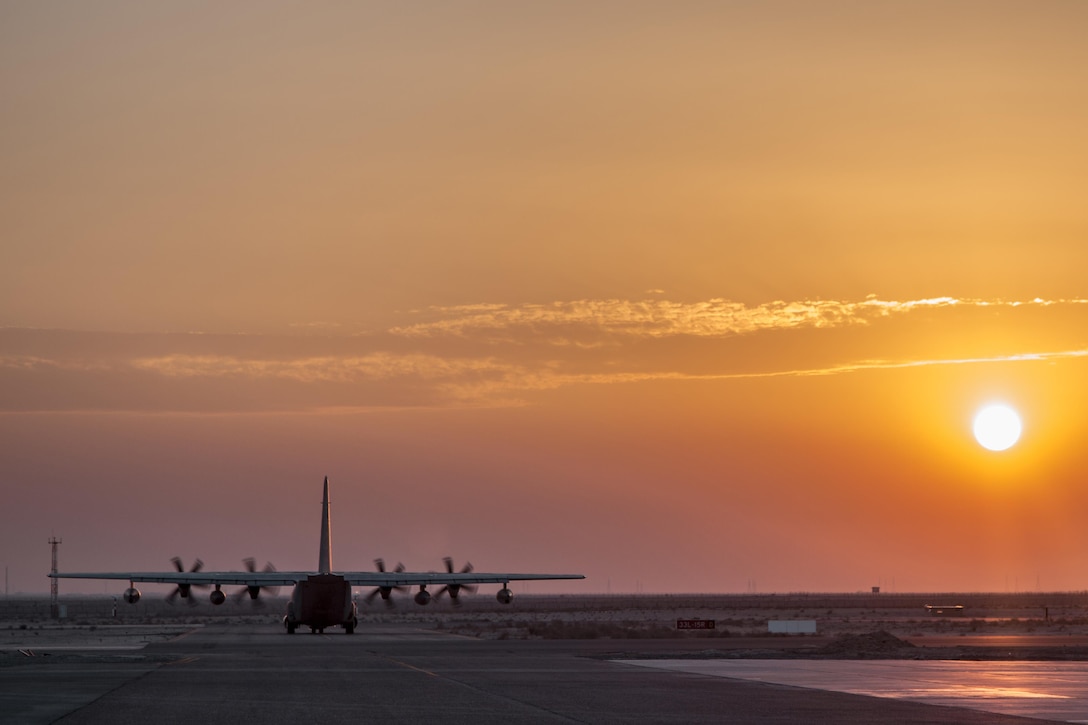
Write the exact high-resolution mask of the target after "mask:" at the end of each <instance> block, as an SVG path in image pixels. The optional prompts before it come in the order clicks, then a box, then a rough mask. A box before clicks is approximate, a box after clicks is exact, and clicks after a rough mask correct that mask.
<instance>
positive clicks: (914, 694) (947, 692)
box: [850, 685, 1069, 700]
mask: <svg viewBox="0 0 1088 725" xmlns="http://www.w3.org/2000/svg"><path fill="white" fill-rule="evenodd" d="M850 691H851V692H853V693H855V694H858V695H872V696H873V697H901V698H903V699H904V700H912V699H925V698H930V697H1027V698H1032V697H1039V698H1047V697H1051V698H1055V699H1059V700H1067V699H1069V695H1051V694H1049V693H1046V692H1033V691H1031V690H1017V689H1013V688H1011V687H979V686H970V685H952V686H951V687H914V688H909V689H905V690H903V691H902V692H899V693H884V692H863V691H861V690H853V689H852V690H850Z"/></svg>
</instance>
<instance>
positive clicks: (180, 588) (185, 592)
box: [166, 556, 208, 607]
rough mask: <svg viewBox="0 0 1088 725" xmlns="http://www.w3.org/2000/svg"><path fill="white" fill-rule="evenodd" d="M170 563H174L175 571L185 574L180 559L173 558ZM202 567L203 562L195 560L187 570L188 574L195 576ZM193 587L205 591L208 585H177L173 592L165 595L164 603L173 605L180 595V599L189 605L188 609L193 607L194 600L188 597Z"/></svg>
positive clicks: (177, 557)
mask: <svg viewBox="0 0 1088 725" xmlns="http://www.w3.org/2000/svg"><path fill="white" fill-rule="evenodd" d="M170 561H172V562H174V568H175V569H177V570H178V571H179V572H181V573H182V574H184V573H185V565H184V564H182V563H181V557H179V556H175V557H174V558H173V559H171V560H170ZM203 567H204V562H202V561H201V560H200V559H197V560H196V561H195V562H193V566H192V568H191V569H189V573H190V574H195V573H197V572H198V571H200V570H201V569H202V568H203ZM194 587H195V588H197V589H207V588H208V585H207V584H178V585H177V586H176V587H174V591H172V592H170V593H169V594H167V595H166V601H167V602H168V603H169V604H173V603H174V600H175V599H177V597H178V595H179V594H180V595H181V598H182V599H184V600H186V601H187V602H188V603H189V606H190V607H195V606H196V600H195V599H193V598H192V597H191V596H189V595H190V593H191V592H192V590H193V588H194Z"/></svg>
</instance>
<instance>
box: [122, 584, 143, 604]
mask: <svg viewBox="0 0 1088 725" xmlns="http://www.w3.org/2000/svg"><path fill="white" fill-rule="evenodd" d="M121 598H122V599H124V600H125V601H126V602H128V603H129V604H135V603H136V602H138V601H140V590H139V589H137V588H136V587H129V588H128V589H126V590H125V593H124V594H122V595H121Z"/></svg>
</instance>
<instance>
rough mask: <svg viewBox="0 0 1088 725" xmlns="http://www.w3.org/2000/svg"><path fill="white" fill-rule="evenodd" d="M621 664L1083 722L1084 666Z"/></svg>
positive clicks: (1086, 700) (1087, 669)
mask: <svg viewBox="0 0 1088 725" xmlns="http://www.w3.org/2000/svg"><path fill="white" fill-rule="evenodd" d="M623 663H624V664H630V665H637V666H640V667H649V668H652V669H664V670H671V671H675V672H686V673H691V674H701V675H708V676H713V677H728V678H733V679H739V680H750V681H756V682H772V683H776V684H780V685H791V686H794V687H805V688H810V689H815V690H828V691H832V692H848V693H851V694H855V695H870V696H872V697H886V698H896V699H903V700H911V701H914V702H925V703H929V704H932V705H947V706H951V707H962V708H969V709H973V710H982V711H984V712H993V713H1001V714H1004V715H1021V716H1026V717H1035V718H1041V719H1045V720H1057V721H1064V722H1073V723H1088V662H964V661H948V660H945V661H930V662H919V661H914V660H880V661H873V660H865V661H857V660H623Z"/></svg>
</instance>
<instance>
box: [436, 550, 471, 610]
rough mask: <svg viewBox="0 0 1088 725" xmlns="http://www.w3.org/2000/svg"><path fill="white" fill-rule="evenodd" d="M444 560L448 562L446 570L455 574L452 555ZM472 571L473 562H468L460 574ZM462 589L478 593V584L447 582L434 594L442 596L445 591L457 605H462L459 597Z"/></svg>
mask: <svg viewBox="0 0 1088 725" xmlns="http://www.w3.org/2000/svg"><path fill="white" fill-rule="evenodd" d="M442 561H444V562H446V571H447V572H449V573H450V574H453V573H454V572H453V559H451V558H450V557H448V556H447V557H446V558H444V559H443V560H442ZM471 572H472V564H469V563H467V562H466V563H465V565H464V566H463V567H461V571H460V572H459V573H460V574H469V573H471ZM462 589H464V590H465V591H466V592H468V593H469V594H475V593H476V585H475V584H446V585H445V586H443V587H442V588H441V589H439V590H438V591H437V592H435V593H434V595H435V597H440V596H442V594H444V593H445V594H449V595H450V601H451V602H453V603H454V605H455V606H458V607H459V606H461V600H460V599H459V598H458V597H459V596H460V594H461V590H462Z"/></svg>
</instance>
